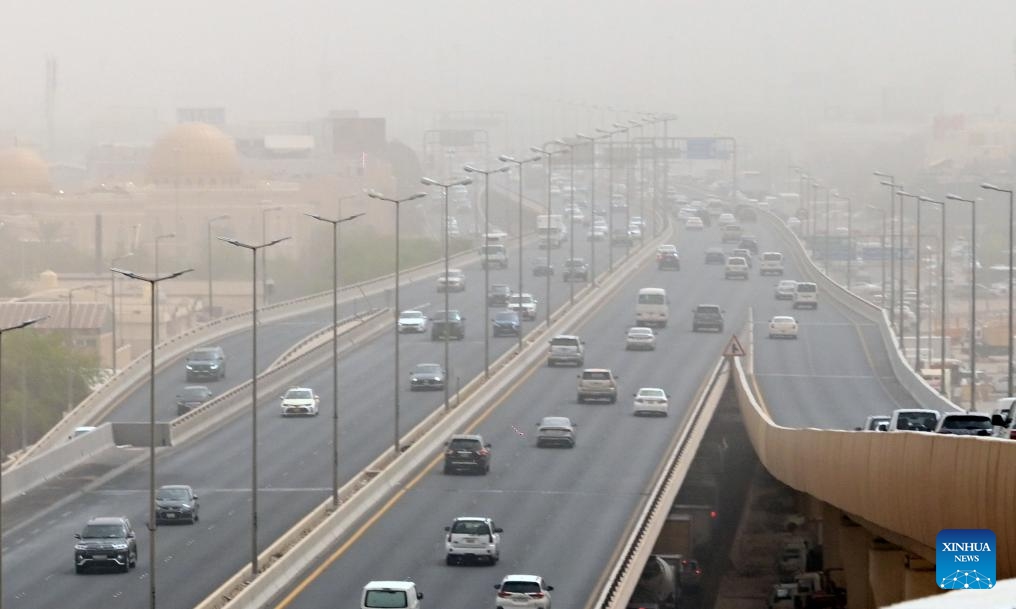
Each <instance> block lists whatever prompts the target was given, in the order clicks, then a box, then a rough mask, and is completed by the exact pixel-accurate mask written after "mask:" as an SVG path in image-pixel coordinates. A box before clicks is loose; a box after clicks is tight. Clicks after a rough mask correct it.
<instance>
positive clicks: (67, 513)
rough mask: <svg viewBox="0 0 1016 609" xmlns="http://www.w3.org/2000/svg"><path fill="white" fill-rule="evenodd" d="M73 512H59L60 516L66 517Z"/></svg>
mask: <svg viewBox="0 0 1016 609" xmlns="http://www.w3.org/2000/svg"><path fill="white" fill-rule="evenodd" d="M73 513H74V512H64V513H63V514H60V518H67V517H68V516H70V515H71V514H73Z"/></svg>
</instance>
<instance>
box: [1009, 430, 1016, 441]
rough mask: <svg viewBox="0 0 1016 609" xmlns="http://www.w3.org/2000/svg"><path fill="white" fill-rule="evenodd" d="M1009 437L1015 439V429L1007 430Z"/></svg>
mask: <svg viewBox="0 0 1016 609" xmlns="http://www.w3.org/2000/svg"><path fill="white" fill-rule="evenodd" d="M1009 439H1010V440H1016V429H1010V430H1009Z"/></svg>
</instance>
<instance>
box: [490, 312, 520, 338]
mask: <svg viewBox="0 0 1016 609" xmlns="http://www.w3.org/2000/svg"><path fill="white" fill-rule="evenodd" d="M491 321H492V322H493V324H494V327H493V333H494V336H518V335H519V333H520V332H521V331H522V321H521V320H520V319H519V314H518V313H516V312H515V311H498V312H497V313H496V314H494V319H493V320H491Z"/></svg>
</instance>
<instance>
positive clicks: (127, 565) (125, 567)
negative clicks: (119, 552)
mask: <svg viewBox="0 0 1016 609" xmlns="http://www.w3.org/2000/svg"><path fill="white" fill-rule="evenodd" d="M130 570H131V559H130V557H128V558H127V560H125V561H124V563H123V566H121V567H120V572H121V573H126V572H128V571H130Z"/></svg>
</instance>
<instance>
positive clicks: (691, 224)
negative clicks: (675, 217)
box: [684, 216, 705, 230]
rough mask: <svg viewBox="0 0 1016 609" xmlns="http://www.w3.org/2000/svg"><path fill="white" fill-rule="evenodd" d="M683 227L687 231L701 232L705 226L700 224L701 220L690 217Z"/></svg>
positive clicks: (696, 217)
mask: <svg viewBox="0 0 1016 609" xmlns="http://www.w3.org/2000/svg"><path fill="white" fill-rule="evenodd" d="M684 227H685V228H686V229H688V230H702V229H703V228H705V224H703V223H702V218H699V217H698V216H692V217H691V218H688V219H687V220H685V221H684Z"/></svg>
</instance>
